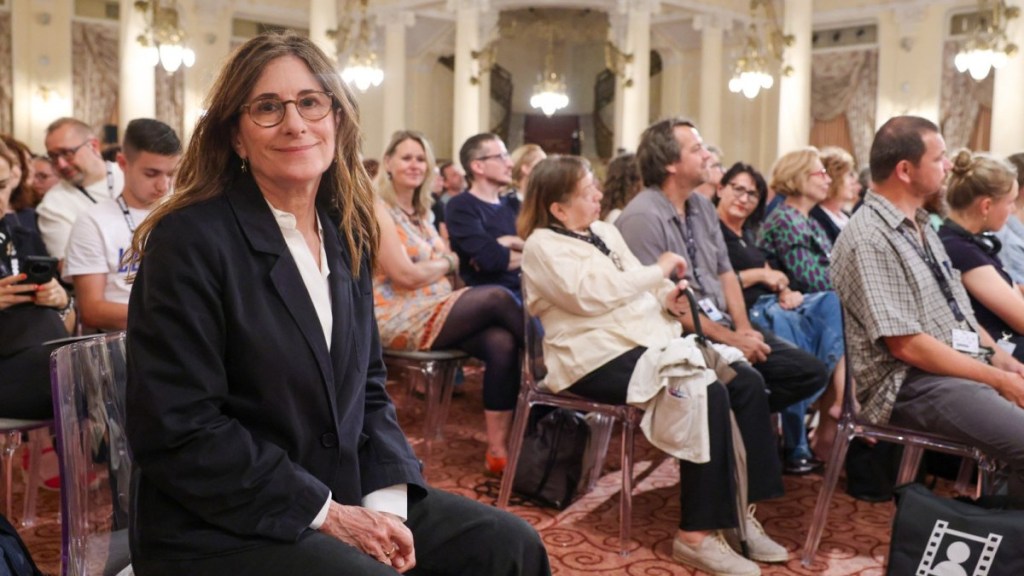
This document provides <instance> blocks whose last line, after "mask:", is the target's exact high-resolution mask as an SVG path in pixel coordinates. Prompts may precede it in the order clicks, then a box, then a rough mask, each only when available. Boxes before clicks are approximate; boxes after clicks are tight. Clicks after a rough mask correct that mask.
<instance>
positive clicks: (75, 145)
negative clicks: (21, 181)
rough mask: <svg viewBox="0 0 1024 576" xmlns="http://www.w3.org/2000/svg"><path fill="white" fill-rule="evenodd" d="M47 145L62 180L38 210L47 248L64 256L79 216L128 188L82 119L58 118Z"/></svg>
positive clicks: (48, 130)
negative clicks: (104, 157)
mask: <svg viewBox="0 0 1024 576" xmlns="http://www.w3.org/2000/svg"><path fill="white" fill-rule="evenodd" d="M45 144H46V154H47V156H49V158H50V161H51V162H52V163H53V167H54V168H55V169H56V170H57V173H58V174H59V175H60V177H61V180H60V182H58V183H57V185H56V186H54V187H53V188H51V189H50V190H49V192H47V193H46V196H44V197H43V201H42V202H41V203H40V204H39V206H38V207H37V208H36V213H37V214H38V215H39V231H40V232H41V233H42V235H43V241H44V242H45V243H46V251H47V252H48V253H49V254H50V255H51V256H56V257H57V258H61V259H63V258H64V253H65V251H66V250H67V244H68V237H69V236H70V235H71V227H72V226H73V225H74V223H75V220H76V219H77V218H78V215H79V214H81V213H82V212H83V211H85V210H86V209H87V208H89V207H90V206H94V205H96V204H99V203H100V202H103V201H104V200H113V199H114V198H116V197H117V196H118V194H120V193H121V189H122V188H123V187H124V174H123V173H122V172H121V169H120V168H119V167H118V166H117V164H115V163H113V162H104V161H103V157H102V156H100V141H99V140H98V139H97V138H96V135H95V134H94V133H93V130H92V128H90V127H89V125H88V124H86V123H85V122H82V121H81V120H77V119H75V118H60V119H58V120H55V121H54V122H53V123H52V124H50V125H49V126H48V127H47V128H46V140H45Z"/></svg>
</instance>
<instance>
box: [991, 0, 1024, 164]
mask: <svg viewBox="0 0 1024 576" xmlns="http://www.w3.org/2000/svg"><path fill="white" fill-rule="evenodd" d="M1007 4H1008V5H1013V4H1016V5H1017V6H1020V7H1021V8H1022V9H1024V6H1022V4H1024V2H1021V0H1017V1H1015V2H1014V1H1012V0H1011V1H1010V2H1007ZM1006 33H1007V36H1008V37H1009V40H1010V42H1013V43H1014V44H1016V45H1017V46H1024V22H1022V21H1021V18H1016V19H1014V20H1010V23H1009V25H1008V26H1007V30H1006ZM995 75H996V77H995V90H994V93H993V94H992V141H991V144H990V146H989V149H991V150H992V152H994V153H995V154H997V155H999V156H1008V155H1010V154H1016V153H1017V152H1024V131H1022V130H1021V129H1020V125H1021V124H1020V123H1021V118H1024V55H1022V54H1021V53H1020V52H1018V53H1017V54H1016V55H1014V56H1013V57H1012V58H1010V60H1009V62H1007V63H1006V65H1005V66H1003V67H1002V68H1000V69H999V70H998V71H996V73H995Z"/></svg>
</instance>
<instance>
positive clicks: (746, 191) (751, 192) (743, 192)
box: [729, 182, 761, 202]
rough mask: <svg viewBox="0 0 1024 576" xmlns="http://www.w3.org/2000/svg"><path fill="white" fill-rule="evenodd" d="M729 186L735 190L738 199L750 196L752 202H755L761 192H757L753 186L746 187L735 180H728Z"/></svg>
mask: <svg viewBox="0 0 1024 576" xmlns="http://www.w3.org/2000/svg"><path fill="white" fill-rule="evenodd" d="M729 188H732V189H733V190H735V191H736V194H737V195H738V196H739V198H740V199H746V198H750V199H751V200H753V201H754V202H757V201H758V199H760V198H761V194H760V193H758V191H757V190H755V189H753V188H747V187H746V186H742V185H740V184H737V183H735V182H729Z"/></svg>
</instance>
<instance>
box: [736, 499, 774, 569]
mask: <svg viewBox="0 0 1024 576" xmlns="http://www.w3.org/2000/svg"><path fill="white" fill-rule="evenodd" d="M756 510H757V506H755V505H754V504H751V505H750V507H748V508H747V515H746V518H744V521H745V523H746V524H745V527H746V531H747V550H748V551H749V552H750V557H751V558H753V559H754V560H757V561H758V562H785V561H786V560H789V551H787V550H786V547H785V546H783V545H781V544H779V543H778V542H776V541H775V540H772V539H771V537H770V536H768V534H767V533H766V532H765V531H764V527H763V526H761V523H760V522H758V521H757V518H755V517H754V512H755V511H756ZM738 532H739V531H738V530H729V531H728V532H727V534H726V540H728V542H729V545H730V546H732V549H733V550H736V551H737V552H740V553H741V554H742V552H741V550H740V539H739V533H738Z"/></svg>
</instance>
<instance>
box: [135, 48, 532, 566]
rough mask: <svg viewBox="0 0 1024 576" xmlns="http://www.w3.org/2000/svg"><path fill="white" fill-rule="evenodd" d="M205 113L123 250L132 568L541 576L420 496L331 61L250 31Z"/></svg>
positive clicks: (496, 518)
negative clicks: (385, 349)
mask: <svg viewBox="0 0 1024 576" xmlns="http://www.w3.org/2000/svg"><path fill="white" fill-rule="evenodd" d="M208 102H209V108H208V109H207V112H206V114H204V115H203V116H202V117H201V118H200V119H199V120H198V123H197V125H196V129H195V133H194V134H193V136H192V138H191V140H190V141H189V145H188V149H187V150H186V152H185V156H184V158H183V159H182V163H181V169H180V172H179V175H178V179H177V186H176V189H175V193H174V194H173V195H171V196H170V198H169V199H168V201H167V202H164V203H163V204H161V205H160V206H159V207H157V209H156V210H155V211H154V212H153V213H152V214H151V215H150V216H149V218H147V219H146V220H145V221H144V222H142V223H140V225H139V229H138V230H137V231H136V236H135V240H134V244H133V250H134V253H135V254H138V255H139V257H140V258H141V262H140V264H139V272H138V275H137V276H136V280H135V284H134V286H133V288H132V296H131V301H130V303H129V306H128V337H127V344H126V345H127V353H128V354H127V355H128V369H127V371H128V384H127V405H128V406H130V407H131V409H130V410H128V413H127V423H126V434H127V437H128V441H129V444H130V446H131V449H132V454H133V456H134V457H135V460H134V466H133V472H134V473H136V475H137V480H138V485H137V489H136V490H135V491H133V496H135V497H133V499H132V500H133V501H132V510H131V513H132V516H131V518H132V530H131V534H130V537H131V549H132V558H131V560H132V569H133V570H134V572H135V574H138V575H139V576H154V575H158V576H161V575H179V574H181V575H184V574H188V575H190V576H207V575H209V576H222V575H224V574H239V575H241V574H244V575H246V576H260V575H273V576H279V575H282V574H302V575H304V576H337V575H339V574H359V575H365V576H394V574H396V573H410V574H458V575H466V576H469V575H477V574H488V575H490V574H495V575H500V576H534V575H536V576H544V575H548V574H550V568H549V566H548V559H547V554H546V552H545V550H544V546H543V544H542V543H541V541H540V538H539V537H538V536H537V533H536V531H535V530H533V528H531V527H530V526H529V525H528V524H527V523H526V522H524V521H522V520H520V519H518V518H516V517H515V516H513V515H511V514H509V513H506V512H504V511H501V510H497V509H495V508H493V507H491V506H487V505H484V504H480V503H477V502H475V501H471V500H469V499H466V498H463V497H461V496H457V495H454V494H449V493H446V492H443V491H440V490H436V489H433V488H430V487H429V486H427V484H426V483H425V482H424V480H423V476H422V473H421V464H420V462H419V460H417V458H416V456H415V454H414V453H413V451H412V448H411V447H410V446H409V444H408V442H407V441H406V439H405V436H404V435H403V433H402V430H401V428H399V426H398V422H397V418H396V414H395V408H394V405H393V404H392V403H391V400H390V399H389V397H388V393H387V391H386V390H385V388H384V384H385V376H386V374H385V367H384V363H383V362H382V360H381V344H380V338H379V337H378V333H377V326H376V322H375V321H374V317H373V296H372V289H373V288H372V285H371V277H372V273H373V266H374V261H375V256H376V252H377V240H378V224H377V221H376V218H375V216H374V200H373V188H372V184H371V182H370V180H369V179H368V178H367V177H366V172H365V170H363V169H362V168H361V167H360V166H359V164H358V163H359V161H360V160H359V152H358V151H359V142H360V141H361V139H362V135H361V134H360V132H359V128H358V124H357V122H356V118H357V113H356V108H355V101H354V98H353V96H352V93H351V92H350V91H349V89H348V88H347V87H346V86H345V84H344V82H342V80H341V78H340V76H339V75H338V72H337V70H336V68H335V66H334V65H333V64H332V62H331V60H330V59H329V58H328V57H327V55H326V54H324V53H323V52H322V51H321V50H320V49H319V48H317V46H316V45H315V44H314V43H313V42H312V41H310V40H308V39H306V38H304V37H301V36H298V35H295V34H292V33H286V34H264V35H260V36H257V37H255V38H253V39H251V40H249V41H248V42H246V43H245V44H244V45H242V46H241V47H239V48H238V49H237V50H236V51H235V52H234V53H233V55H232V56H231V57H230V59H229V61H228V62H227V63H225V66H224V67H223V68H222V71H221V74H220V76H219V77H218V79H217V80H216V82H215V83H214V85H213V88H212V89H211V92H210V95H209V99H208Z"/></svg>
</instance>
